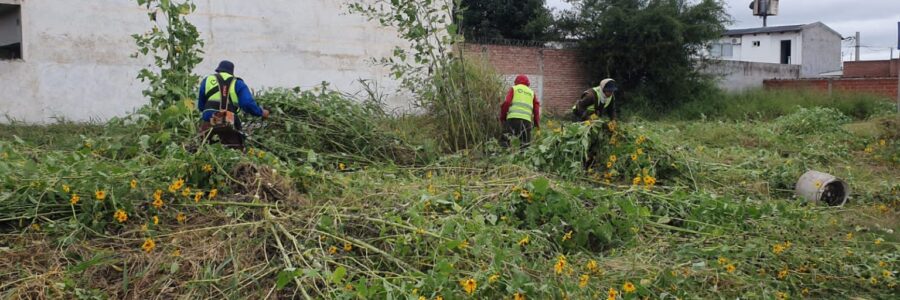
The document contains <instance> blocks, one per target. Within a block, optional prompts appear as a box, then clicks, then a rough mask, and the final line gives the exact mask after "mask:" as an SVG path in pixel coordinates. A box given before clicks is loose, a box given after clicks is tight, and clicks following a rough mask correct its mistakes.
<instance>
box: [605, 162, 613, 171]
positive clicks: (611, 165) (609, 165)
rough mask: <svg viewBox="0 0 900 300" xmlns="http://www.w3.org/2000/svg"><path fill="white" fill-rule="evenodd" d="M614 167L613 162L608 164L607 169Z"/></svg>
mask: <svg viewBox="0 0 900 300" xmlns="http://www.w3.org/2000/svg"><path fill="white" fill-rule="evenodd" d="M612 167H613V162H611V161H608V162H606V168H607V169H612Z"/></svg>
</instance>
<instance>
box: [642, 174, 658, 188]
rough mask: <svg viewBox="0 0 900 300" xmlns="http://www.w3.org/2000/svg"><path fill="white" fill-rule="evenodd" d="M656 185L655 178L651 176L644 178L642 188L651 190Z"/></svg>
mask: <svg viewBox="0 0 900 300" xmlns="http://www.w3.org/2000/svg"><path fill="white" fill-rule="evenodd" d="M655 185H656V178H655V177H653V176H644V188H645V189H648V190H649V189H652V188H653V186H655Z"/></svg>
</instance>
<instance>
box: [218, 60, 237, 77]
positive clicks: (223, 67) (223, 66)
mask: <svg viewBox="0 0 900 300" xmlns="http://www.w3.org/2000/svg"><path fill="white" fill-rule="evenodd" d="M216 72H219V73H222V72H224V73H228V74H231V75H234V63H232V62H230V61H227V60H223V61H222V62H220V63H219V67H218V68H216Z"/></svg>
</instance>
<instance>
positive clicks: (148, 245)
mask: <svg viewBox="0 0 900 300" xmlns="http://www.w3.org/2000/svg"><path fill="white" fill-rule="evenodd" d="M154 248H156V242H154V241H153V239H151V238H147V239H146V240H144V244H143V245H141V249H144V252H147V253H150V252H153V249H154Z"/></svg>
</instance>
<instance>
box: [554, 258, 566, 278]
mask: <svg viewBox="0 0 900 300" xmlns="http://www.w3.org/2000/svg"><path fill="white" fill-rule="evenodd" d="M565 268H566V257H565V256H563V255H560V256H559V257H557V258H556V264H554V265H553V270H554V271H556V274H562V272H563V271H564V270H565Z"/></svg>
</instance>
